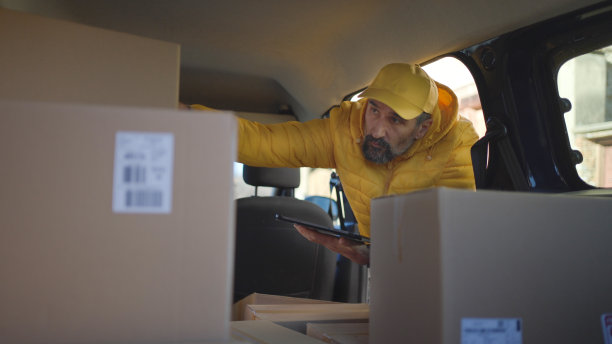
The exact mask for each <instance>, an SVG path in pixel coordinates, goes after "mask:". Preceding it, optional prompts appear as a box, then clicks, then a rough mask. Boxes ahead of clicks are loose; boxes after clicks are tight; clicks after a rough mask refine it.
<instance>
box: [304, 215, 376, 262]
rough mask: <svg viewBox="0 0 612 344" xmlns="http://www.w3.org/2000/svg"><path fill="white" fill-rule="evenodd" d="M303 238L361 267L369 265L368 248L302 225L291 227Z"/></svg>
mask: <svg viewBox="0 0 612 344" xmlns="http://www.w3.org/2000/svg"><path fill="white" fill-rule="evenodd" d="M293 226H294V227H295V229H297V231H298V232H300V234H302V236H303V237H305V238H306V239H308V240H309V241H311V242H314V243H316V244H320V245H323V246H325V247H327V248H328V249H330V250H332V251H334V252H336V253H340V254H341V255H343V256H345V257H346V258H348V259H350V260H352V261H353V262H355V263H357V264H361V265H366V264H369V263H370V248H369V247H368V246H367V245H364V244H360V243H358V242H355V241H353V240H350V239H346V238H344V237H341V238H336V237H334V236H331V235H327V234H322V233H319V232H317V231H315V230H312V229H309V228H308V227H305V226H302V225H297V224H295V225H293Z"/></svg>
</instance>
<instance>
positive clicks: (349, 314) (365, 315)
mask: <svg viewBox="0 0 612 344" xmlns="http://www.w3.org/2000/svg"><path fill="white" fill-rule="evenodd" d="M246 313H247V315H246V316H245V319H248V320H269V321H272V322H274V323H276V324H278V325H282V326H284V327H287V328H289V329H292V330H295V331H298V332H300V333H304V334H306V324H307V323H313V322H324V323H334V322H344V323H346V322H368V319H369V314H370V308H369V306H368V305H367V304H365V303H335V304H281V305H248V306H247V307H246Z"/></svg>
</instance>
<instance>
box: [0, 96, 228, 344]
mask: <svg viewBox="0 0 612 344" xmlns="http://www.w3.org/2000/svg"><path fill="white" fill-rule="evenodd" d="M117 131H138V132H170V133H172V134H173V135H174V138H175V143H174V183H173V205H172V212H171V213H170V214H119V213H114V212H113V211H112V194H113V162H114V148H115V147H114V145H115V134H116V132H117ZM235 131H236V124H235V118H234V117H233V116H231V115H230V114H227V113H204V112H199V111H198V112H195V111H191V112H190V111H172V110H155V109H136V108H114V107H89V106H68V105H51V104H21V103H11V102H8V103H7V102H0V156H1V157H2V163H1V164H0V190H2V191H1V194H0V228H1V230H0V280H1V281H2V283H0V305H2V307H0V342H2V343H94V342H95V343H114V342H121V343H144V342H147V343H158V342H177V341H180V340H183V341H197V340H227V339H228V338H229V332H230V331H229V321H230V305H231V289H232V283H231V280H232V269H233V249H234V244H233V240H234V217H235V213H234V201H233V195H232V190H233V183H232V180H233V161H234V158H235V154H236V133H235Z"/></svg>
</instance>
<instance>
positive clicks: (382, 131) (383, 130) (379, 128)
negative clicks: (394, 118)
mask: <svg viewBox="0 0 612 344" xmlns="http://www.w3.org/2000/svg"><path fill="white" fill-rule="evenodd" d="M372 129H373V130H372V137H374V138H375V139H379V138H384V137H385V136H386V135H387V126H386V125H385V124H384V123H382V121H378V122H376V123H375V124H374V128H372Z"/></svg>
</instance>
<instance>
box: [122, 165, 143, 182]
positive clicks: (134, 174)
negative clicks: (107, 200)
mask: <svg viewBox="0 0 612 344" xmlns="http://www.w3.org/2000/svg"><path fill="white" fill-rule="evenodd" d="M146 172H147V169H146V168H145V167H144V166H139V165H136V166H125V167H124V168H123V182H124V183H128V184H142V183H144V182H145V181H146Z"/></svg>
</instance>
